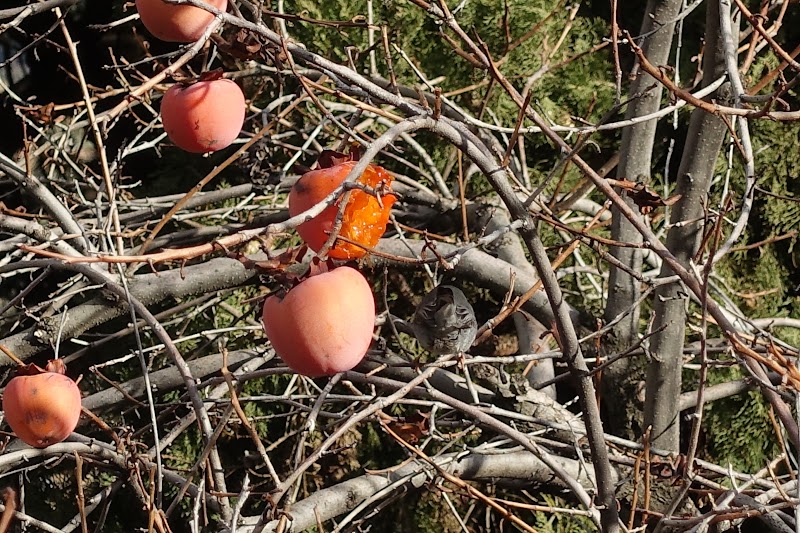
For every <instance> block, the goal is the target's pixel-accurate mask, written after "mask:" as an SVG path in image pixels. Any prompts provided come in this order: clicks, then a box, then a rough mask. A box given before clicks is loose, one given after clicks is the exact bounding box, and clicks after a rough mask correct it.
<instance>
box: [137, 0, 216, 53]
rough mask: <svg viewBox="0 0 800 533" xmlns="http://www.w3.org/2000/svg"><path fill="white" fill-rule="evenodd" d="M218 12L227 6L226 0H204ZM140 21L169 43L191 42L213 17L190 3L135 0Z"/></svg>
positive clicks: (201, 32)
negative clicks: (178, 3)
mask: <svg viewBox="0 0 800 533" xmlns="http://www.w3.org/2000/svg"><path fill="white" fill-rule="evenodd" d="M205 2H206V3H207V4H208V5H210V6H213V7H216V8H217V9H219V10H220V11H225V10H226V9H227V8H228V0H205ZM136 10H137V11H138V12H139V17H140V18H141V19H142V24H144V27H145V28H147V31H149V32H150V33H152V34H153V36H154V37H156V38H158V39H160V40H162V41H167V42H171V43H192V42H194V41H196V40H197V39H199V38H200V36H202V35H203V32H204V31H206V28H208V25H209V24H211V21H213V20H214V14H213V13H211V12H209V11H206V10H205V9H201V8H199V7H194V6H190V5H176V4H168V3H166V2H164V1H162V0H136Z"/></svg>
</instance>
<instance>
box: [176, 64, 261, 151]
mask: <svg viewBox="0 0 800 533" xmlns="http://www.w3.org/2000/svg"><path fill="white" fill-rule="evenodd" d="M245 110H246V104H245V100H244V94H243V93H242V90H241V89H240V88H239V86H238V85H236V83H234V82H233V81H231V80H226V79H220V80H213V81H199V82H197V83H194V84H192V85H189V86H188V87H186V86H183V85H180V84H175V85H173V86H172V87H170V89H169V90H168V91H167V92H166V94H164V98H163V99H162V100H161V122H162V123H163V124H164V131H166V132H167V136H168V137H169V139H170V140H171V141H172V142H173V143H175V145H176V146H178V147H179V148H182V149H184V150H186V151H187V152H194V153H205V152H215V151H217V150H222V149H223V148H225V147H227V146H229V145H230V144H231V143H232V142H233V141H234V140H235V139H236V137H237V136H238V135H239V132H240V131H242V124H244V115H245Z"/></svg>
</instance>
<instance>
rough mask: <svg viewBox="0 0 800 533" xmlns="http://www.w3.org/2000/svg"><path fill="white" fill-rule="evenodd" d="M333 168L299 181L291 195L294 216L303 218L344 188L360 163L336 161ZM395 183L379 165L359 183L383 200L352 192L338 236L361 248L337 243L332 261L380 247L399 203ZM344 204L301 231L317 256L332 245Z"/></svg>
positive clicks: (330, 209)
mask: <svg viewBox="0 0 800 533" xmlns="http://www.w3.org/2000/svg"><path fill="white" fill-rule="evenodd" d="M321 164H322V163H321ZM332 165H333V166H323V168H319V169H316V170H312V171H310V172H306V173H305V174H303V176H301V177H300V179H299V180H297V182H296V183H295V184H294V186H293V187H292V190H291V191H290V192H289V215H290V216H295V215H299V214H300V213H302V212H303V211H306V210H308V209H309V208H311V207H313V206H314V205H316V204H318V203H319V202H321V201H322V200H323V199H324V198H325V197H326V196H328V195H329V194H330V193H332V192H333V191H334V190H335V189H336V188H337V187H338V186H339V185H341V183H342V182H343V181H344V179H345V178H346V177H347V175H348V174H349V173H350V171H351V170H352V169H353V167H354V166H355V165H356V162H355V161H345V162H337V161H336V160H335V159H334V160H333V163H332ZM392 180H393V178H392V176H391V174H389V173H388V172H386V170H384V169H383V168H381V167H379V166H378V165H369V166H368V167H367V169H366V170H365V171H364V173H363V174H361V176H360V177H359V178H358V179H357V180H356V181H357V182H358V183H360V184H362V185H366V186H368V187H371V188H372V189H374V190H376V191H378V192H379V193H380V199H379V198H377V197H375V196H373V195H372V194H369V193H368V192H365V191H362V190H359V189H354V190H352V191H351V192H350V198H349V200H348V202H347V206H346V207H345V208H344V213H343V217H342V226H341V229H340V230H339V234H338V235H339V236H340V237H344V238H345V239H348V240H351V241H353V242H356V243H358V244H360V245H361V246H358V245H356V244H352V243H349V242H346V241H344V240H337V241H336V243H335V244H334V245H333V246H332V247H331V249H330V250H329V251H328V256H329V257H330V258H332V259H343V260H349V259H358V258H359V257H363V256H364V254H366V250H365V249H364V248H363V247H362V246H364V247H367V248H372V247H374V246H375V245H376V244H378V241H379V240H380V238H381V237H382V236H383V234H384V233H385V232H386V224H387V223H388V222H389V214H390V212H391V209H392V205H393V204H394V202H395V200H396V198H395V196H394V194H393V193H392V192H391V188H390V186H391V183H392ZM340 204H341V199H339V200H337V201H336V202H334V204H333V205H331V206H329V207H327V208H326V209H325V210H324V211H323V212H322V213H320V214H319V215H317V216H316V217H314V218H312V219H311V220H308V221H306V222H303V223H302V224H300V225H299V226H298V227H297V232H298V233H299V234H300V237H301V238H302V239H303V241H305V243H306V244H308V246H309V248H311V249H312V250H314V251H315V252H319V251H320V250H321V249H322V247H323V246H324V245H325V243H326V242H327V241H328V238H329V237H330V233H331V231H333V228H334V224H335V222H336V215H337V213H338V212H339V206H340Z"/></svg>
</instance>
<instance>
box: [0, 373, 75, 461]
mask: <svg viewBox="0 0 800 533" xmlns="http://www.w3.org/2000/svg"><path fill="white" fill-rule="evenodd" d="M3 413H4V414H5V418H6V422H8V425H9V426H11V429H13V430H14V433H16V435H17V437H19V438H20V439H21V440H22V441H23V442H25V443H27V444H30V445H31V446H34V447H36V448H46V447H47V446H50V445H51V444H56V443H58V442H61V441H63V440H64V439H66V438H67V437H68V436H69V434H70V433H72V432H73V431H74V430H75V427H76V426H77V425H78V419H79V418H80V416H81V391H80V389H78V385H77V384H76V383H75V382H74V381H72V379H70V378H69V377H68V376H65V375H63V374H56V373H54V372H44V373H42V374H38V375H35V376H17V377H15V378H14V379H12V380H11V381H10V382H9V383H8V385H7V386H6V388H5V390H4V391H3Z"/></svg>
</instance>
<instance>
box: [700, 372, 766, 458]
mask: <svg viewBox="0 0 800 533" xmlns="http://www.w3.org/2000/svg"><path fill="white" fill-rule="evenodd" d="M741 377H742V372H741V370H739V368H738V367H729V368H727V369H724V370H723V369H717V370H715V371H713V372H711V373H710V379H709V385H713V384H716V383H723V382H726V381H730V380H734V379H737V378H741ZM704 418H705V421H704V424H703V427H704V429H705V435H706V439H707V446H706V450H707V454H708V458H709V460H711V461H713V462H715V463H717V464H720V465H726V464H730V465H731V466H732V467H733V468H734V469H735V470H737V471H740V472H749V473H755V472H757V471H758V470H760V469H762V468H764V467H765V466H766V465H767V463H769V462H770V461H771V460H772V459H774V458H775V456H776V455H777V454H778V453H780V451H781V450H780V444H779V443H778V441H777V438H776V436H775V428H774V427H773V425H772V422H771V421H770V417H769V404H767V402H766V401H765V400H764V397H763V395H762V394H761V392H760V391H758V390H751V391H748V392H747V393H745V394H740V395H738V396H732V397H730V398H725V399H723V400H718V401H716V402H714V403H712V404H710V405H708V406H707V407H706V409H705V414H704Z"/></svg>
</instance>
